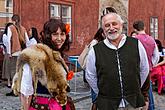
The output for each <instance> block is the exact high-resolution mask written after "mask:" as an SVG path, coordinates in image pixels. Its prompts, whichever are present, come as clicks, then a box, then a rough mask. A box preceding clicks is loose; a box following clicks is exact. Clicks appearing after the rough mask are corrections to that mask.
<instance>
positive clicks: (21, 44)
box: [6, 14, 29, 96]
mask: <svg viewBox="0 0 165 110" xmlns="http://www.w3.org/2000/svg"><path fill="white" fill-rule="evenodd" d="M11 20H12V23H13V25H10V26H9V27H8V29H7V43H8V46H7V47H6V50H7V55H8V57H9V59H10V61H9V62H8V64H7V65H9V66H8V71H9V76H10V77H9V80H10V81H11V80H12V79H13V76H14V75H15V72H16V61H17V57H18V56H19V54H20V52H21V51H22V50H23V49H25V48H26V43H27V42H28V41H29V38H28V35H27V32H26V29H25V28H24V27H23V26H22V25H21V23H20V22H21V19H20V16H19V15H17V14H14V15H13V16H12V18H11ZM10 81H8V82H10ZM13 95H14V94H13V92H10V93H7V94H6V96H13Z"/></svg>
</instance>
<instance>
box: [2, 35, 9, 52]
mask: <svg viewBox="0 0 165 110" xmlns="http://www.w3.org/2000/svg"><path fill="white" fill-rule="evenodd" d="M7 37H8V36H7V35H6V34H3V37H2V42H3V44H4V45H5V47H4V48H6V47H8V46H9V44H8V42H7V39H8V38H7ZM6 52H7V51H5V52H4V53H6Z"/></svg>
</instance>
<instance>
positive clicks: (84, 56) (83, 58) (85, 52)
mask: <svg viewBox="0 0 165 110" xmlns="http://www.w3.org/2000/svg"><path fill="white" fill-rule="evenodd" d="M89 50H90V45H86V46H85V48H84V50H83V51H82V53H81V54H80V56H79V57H78V63H79V64H80V66H81V68H82V69H85V68H86V60H87V55H88V52H89Z"/></svg>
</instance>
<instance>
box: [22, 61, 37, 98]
mask: <svg viewBox="0 0 165 110" xmlns="http://www.w3.org/2000/svg"><path fill="white" fill-rule="evenodd" d="M31 73H32V72H31V69H30V66H29V65H28V64H25V65H24V66H23V74H22V80H21V89H20V92H21V93H22V94H23V95H25V96H30V95H32V94H33V93H34V89H33V82H32V74H31Z"/></svg>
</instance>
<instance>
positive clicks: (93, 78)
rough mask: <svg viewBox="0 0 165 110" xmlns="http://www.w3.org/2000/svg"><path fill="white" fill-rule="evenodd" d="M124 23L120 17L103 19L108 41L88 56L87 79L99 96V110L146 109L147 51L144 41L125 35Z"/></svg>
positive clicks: (96, 46)
mask: <svg viewBox="0 0 165 110" xmlns="http://www.w3.org/2000/svg"><path fill="white" fill-rule="evenodd" d="M123 23H124V21H123V20H122V18H121V17H120V15H118V14H116V13H108V14H106V15H105V16H103V18H102V28H103V31H104V35H105V37H106V38H105V40H103V41H101V42H99V43H98V44H96V45H95V46H93V47H92V49H90V51H89V54H88V56H87V63H86V79H87V81H88V83H89V85H90V87H91V88H92V89H93V91H94V92H95V93H96V94H97V98H96V105H97V108H98V109H99V110H123V109H128V110H134V109H135V110H138V109H140V108H141V107H144V106H145V100H144V96H143V95H142V91H141V87H142V86H143V84H144V82H145V80H146V78H147V76H148V74H149V64H148V59H147V55H146V51H145V49H144V47H143V45H142V44H141V42H140V41H138V40H137V39H135V38H132V37H127V36H126V35H125V34H122V28H123ZM130 52H131V54H129V53H130ZM130 82H131V83H130Z"/></svg>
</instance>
